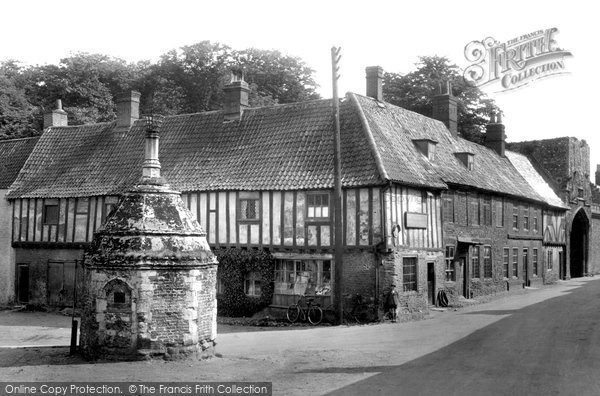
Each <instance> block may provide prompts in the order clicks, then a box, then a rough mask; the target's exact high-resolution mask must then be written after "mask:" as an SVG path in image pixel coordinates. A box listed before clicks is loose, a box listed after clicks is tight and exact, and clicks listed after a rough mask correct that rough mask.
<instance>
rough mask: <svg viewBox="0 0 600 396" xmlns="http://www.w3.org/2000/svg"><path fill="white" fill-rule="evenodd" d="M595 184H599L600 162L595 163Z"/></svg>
mask: <svg viewBox="0 0 600 396" xmlns="http://www.w3.org/2000/svg"><path fill="white" fill-rule="evenodd" d="M596 185H597V186H600V164H599V165H596Z"/></svg>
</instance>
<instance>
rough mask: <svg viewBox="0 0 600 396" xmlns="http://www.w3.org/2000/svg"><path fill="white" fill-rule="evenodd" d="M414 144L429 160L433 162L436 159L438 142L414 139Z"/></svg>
mask: <svg viewBox="0 0 600 396" xmlns="http://www.w3.org/2000/svg"><path fill="white" fill-rule="evenodd" d="M413 143H414V144H415V146H416V147H417V149H418V150H419V151H420V152H421V154H423V155H424V156H425V157H426V158H427V159H428V160H430V161H433V160H434V158H435V146H436V145H437V143H438V142H436V141H435V140H432V139H428V138H423V139H413Z"/></svg>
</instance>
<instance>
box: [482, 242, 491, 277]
mask: <svg viewBox="0 0 600 396" xmlns="http://www.w3.org/2000/svg"><path fill="white" fill-rule="evenodd" d="M483 277H484V278H491V277H492V247H491V246H484V247H483Z"/></svg>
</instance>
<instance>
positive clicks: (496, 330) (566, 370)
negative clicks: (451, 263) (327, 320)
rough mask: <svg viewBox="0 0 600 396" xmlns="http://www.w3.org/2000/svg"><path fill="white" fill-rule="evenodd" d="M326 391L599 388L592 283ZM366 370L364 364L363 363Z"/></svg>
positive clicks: (596, 286) (563, 391) (595, 286)
mask: <svg viewBox="0 0 600 396" xmlns="http://www.w3.org/2000/svg"><path fill="white" fill-rule="evenodd" d="M480 308H481V309H478V310H474V311H472V312H470V313H468V314H470V315H490V316H495V315H507V314H508V315H509V316H507V317H505V318H504V319H502V320H499V321H497V322H495V323H493V324H491V325H489V326H486V327H484V328H482V329H479V330H477V331H475V332H474V333H472V334H470V335H469V336H467V337H465V338H463V339H461V340H459V341H457V342H455V343H452V344H450V345H448V346H446V347H444V348H442V349H440V350H438V351H435V352H433V353H430V354H428V355H425V356H423V357H420V358H418V359H415V360H413V361H410V362H408V363H406V364H403V365H400V366H395V367H387V368H381V373H380V374H377V375H375V376H372V377H369V378H368V379H365V380H362V381H359V382H357V383H353V384H352V385H350V386H347V387H343V388H341V389H339V390H337V391H336V392H333V393H332V394H334V395H338V394H339V395H365V394H388V395H391V394H403V395H404V394H406V395H600V282H588V283H586V284H585V285H584V286H583V287H581V288H579V289H576V290H574V291H573V292H572V293H570V294H567V295H564V296H559V297H555V298H552V299H549V300H546V301H543V302H541V303H538V304H535V305H530V306H528V307H525V308H522V309H519V310H514V311H513V310H502V309H490V308H489V307H485V308H484V307H480ZM371 369H372V368H371Z"/></svg>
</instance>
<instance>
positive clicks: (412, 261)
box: [402, 257, 417, 292]
mask: <svg viewBox="0 0 600 396" xmlns="http://www.w3.org/2000/svg"><path fill="white" fill-rule="evenodd" d="M402 286H403V290H404V291H405V292H408V291H417V258H416V257H404V258H403V259H402Z"/></svg>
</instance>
